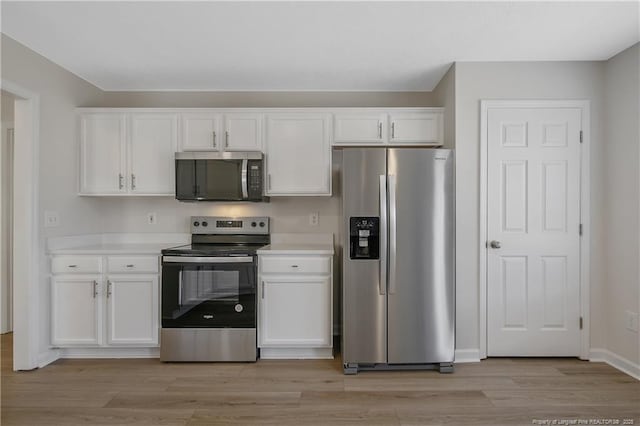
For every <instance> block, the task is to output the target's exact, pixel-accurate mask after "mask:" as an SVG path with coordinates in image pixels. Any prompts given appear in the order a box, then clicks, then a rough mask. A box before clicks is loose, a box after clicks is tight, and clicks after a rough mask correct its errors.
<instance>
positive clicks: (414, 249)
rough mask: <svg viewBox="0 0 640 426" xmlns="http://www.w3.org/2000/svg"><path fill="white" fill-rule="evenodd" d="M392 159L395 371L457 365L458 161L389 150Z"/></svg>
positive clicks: (438, 152) (445, 153)
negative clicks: (420, 365)
mask: <svg viewBox="0 0 640 426" xmlns="http://www.w3.org/2000/svg"><path fill="white" fill-rule="evenodd" d="M387 155H388V166H387V167H388V174H389V177H388V182H389V184H388V193H389V287H388V288H389V295H388V363H389V364H416V363H441V362H453V354H454V325H455V324H454V319H455V312H454V304H455V302H454V300H455V299H454V294H455V292H454V254H455V248H454V219H455V216H454V175H453V153H452V151H450V150H445V149H390V150H389V151H388V154H387Z"/></svg>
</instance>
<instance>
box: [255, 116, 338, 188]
mask: <svg viewBox="0 0 640 426" xmlns="http://www.w3.org/2000/svg"><path fill="white" fill-rule="evenodd" d="M266 126H267V128H266V140H265V150H266V173H267V189H266V194H267V195H272V196H278V195H331V146H330V133H329V132H330V127H331V122H330V116H329V115H328V114H321V113H296V114H293V113H292V114H287V113H282V114H269V115H267V116H266Z"/></svg>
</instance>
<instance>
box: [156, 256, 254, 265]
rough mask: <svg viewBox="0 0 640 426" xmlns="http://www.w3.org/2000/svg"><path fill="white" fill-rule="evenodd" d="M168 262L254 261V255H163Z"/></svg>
mask: <svg viewBox="0 0 640 426" xmlns="http://www.w3.org/2000/svg"><path fill="white" fill-rule="evenodd" d="M162 261H163V262H167V263H253V256H225V257H208V256H202V257H200V256H162Z"/></svg>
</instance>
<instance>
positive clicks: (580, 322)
mask: <svg viewBox="0 0 640 426" xmlns="http://www.w3.org/2000/svg"><path fill="white" fill-rule="evenodd" d="M580 330H582V317H580Z"/></svg>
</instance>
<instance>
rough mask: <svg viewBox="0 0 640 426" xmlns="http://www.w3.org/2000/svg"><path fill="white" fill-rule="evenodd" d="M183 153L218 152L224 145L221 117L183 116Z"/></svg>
mask: <svg viewBox="0 0 640 426" xmlns="http://www.w3.org/2000/svg"><path fill="white" fill-rule="evenodd" d="M181 118H182V143H181V144H180V147H181V150H182V151H218V150H219V149H220V146H221V144H222V137H221V134H220V115H219V114H210V113H188V114H182V116H181Z"/></svg>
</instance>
